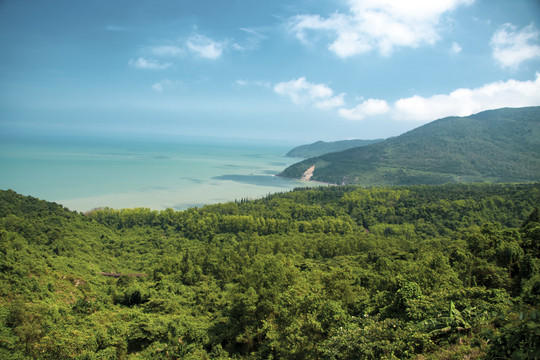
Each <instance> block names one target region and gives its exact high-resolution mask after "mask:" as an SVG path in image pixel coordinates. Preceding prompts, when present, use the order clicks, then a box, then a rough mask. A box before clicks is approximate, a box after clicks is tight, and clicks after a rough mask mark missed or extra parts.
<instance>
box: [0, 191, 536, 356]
mask: <svg viewBox="0 0 540 360" xmlns="http://www.w3.org/2000/svg"><path fill="white" fill-rule="evenodd" d="M539 204H540V185H539V184H517V185H509V184H498V185H493V184H492V185H488V184H482V185H480V184H468V185H464V184H450V185H442V186H403V187H389V188H361V187H356V186H340V187H337V186H335V187H321V188H308V189H297V190H295V191H292V192H289V193H283V194H275V195H269V196H267V197H265V198H263V199H259V200H255V201H237V202H232V203H225V204H218V205H212V206H205V207H202V208H193V209H189V210H186V211H181V212H175V211H173V210H171V209H168V210H165V211H152V210H149V209H125V210H112V209H100V210H95V211H92V212H90V213H87V214H81V213H77V212H72V211H69V210H68V209H65V208H63V207H62V206H61V205H58V204H54V203H50V202H46V201H43V200H38V199H35V198H33V197H26V196H22V195H19V194H17V193H15V192H13V191H10V190H8V191H1V192H0V269H1V271H0V358H2V359H27V358H37V359H67V358H73V359H328V360H330V359H351V360H352V359H419V360H420V359H494V358H496V359H538V358H540V307H539V305H540V216H539V210H538V206H539ZM103 273H114V274H117V276H118V277H114V276H104V275H103ZM134 274H137V275H138V276H130V275H134ZM120 275H121V276H120Z"/></svg>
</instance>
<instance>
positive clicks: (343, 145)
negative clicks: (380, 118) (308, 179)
mask: <svg viewBox="0 0 540 360" xmlns="http://www.w3.org/2000/svg"><path fill="white" fill-rule="evenodd" d="M383 140H384V139H375V140H358V139H355V140H340V141H330V142H326V141H317V142H314V143H313V144H308V145H300V146H297V147H295V148H294V149H292V150H291V151H289V152H288V153H287V156H290V157H300V158H310V157H316V156H320V155H324V154H328V153H331V152H337V151H343V150H347V149H352V148H354V147H359V146H366V145H370V144H375V143H378V142H380V141H383Z"/></svg>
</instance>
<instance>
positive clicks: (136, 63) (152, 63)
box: [129, 57, 172, 70]
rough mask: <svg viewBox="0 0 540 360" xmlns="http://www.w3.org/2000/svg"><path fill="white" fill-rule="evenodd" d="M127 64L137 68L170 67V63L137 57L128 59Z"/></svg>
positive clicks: (160, 68) (156, 68)
mask: <svg viewBox="0 0 540 360" xmlns="http://www.w3.org/2000/svg"><path fill="white" fill-rule="evenodd" d="M129 65H130V66H132V67H134V68H137V69H150V70H164V69H167V68H169V67H171V65H172V64H171V63H160V62H159V61H157V60H153V59H145V58H142V57H140V58H138V59H137V60H133V59H130V60H129Z"/></svg>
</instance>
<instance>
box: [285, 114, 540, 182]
mask: <svg viewBox="0 0 540 360" xmlns="http://www.w3.org/2000/svg"><path fill="white" fill-rule="evenodd" d="M312 166H315V169H314V171H313V175H312V176H311V180H314V181H322V182H327V183H334V184H361V185H409V184H442V183H448V182H530V181H540V106H537V107H527V108H503V109H497V110H488V111H484V112H481V113H478V114H474V115H470V116H465V117H447V118H443V119H439V120H435V121H433V122H431V123H428V124H426V125H423V126H420V127H418V128H416V129H414V130H411V131H409V132H407V133H404V134H402V135H400V136H397V137H394V138H390V139H387V140H385V141H381V142H378V143H375V144H371V145H367V146H363V147H355V148H352V149H348V150H345V151H341V152H334V153H330V154H325V155H321V156H317V157H313V158H310V159H306V160H304V161H301V162H299V163H296V164H294V165H291V166H290V167H288V168H287V169H285V170H284V171H283V172H282V173H281V174H280V175H281V176H284V177H289V178H301V177H302V175H303V173H304V172H305V171H306V170H307V169H308V168H310V167H312Z"/></svg>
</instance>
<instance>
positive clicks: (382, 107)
mask: <svg viewBox="0 0 540 360" xmlns="http://www.w3.org/2000/svg"><path fill="white" fill-rule="evenodd" d="M389 111H390V106H388V103H387V102H386V101H384V100H379V99H368V100H366V101H364V102H363V103H361V104H360V105H358V106H356V107H354V108H352V109H345V108H341V109H339V111H338V113H339V115H340V116H342V117H344V118H345V119H349V120H363V119H364V118H366V117H368V116H375V115H381V114H386V113H388V112H389Z"/></svg>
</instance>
